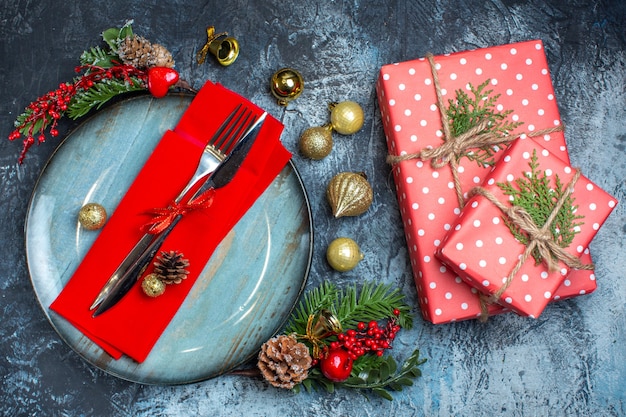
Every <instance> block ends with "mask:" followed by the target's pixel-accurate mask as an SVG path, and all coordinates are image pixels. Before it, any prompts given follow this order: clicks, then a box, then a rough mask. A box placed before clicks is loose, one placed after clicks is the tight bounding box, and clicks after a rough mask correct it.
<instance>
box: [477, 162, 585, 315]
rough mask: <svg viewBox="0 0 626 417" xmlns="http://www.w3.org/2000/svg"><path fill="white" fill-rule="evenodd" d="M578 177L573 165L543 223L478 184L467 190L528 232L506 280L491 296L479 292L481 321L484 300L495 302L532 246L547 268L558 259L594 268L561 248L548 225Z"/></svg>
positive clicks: (485, 310) (551, 268) (573, 265)
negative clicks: (564, 186)
mask: <svg viewBox="0 0 626 417" xmlns="http://www.w3.org/2000/svg"><path fill="white" fill-rule="evenodd" d="M579 178H580V170H579V169H576V171H575V172H574V177H573V178H572V180H571V181H570V182H569V184H567V186H566V188H565V191H564V192H563V194H562V195H561V197H560V198H559V200H558V201H557V202H556V205H555V206H554V208H553V209H552V212H551V213H550V215H549V216H548V218H547V219H546V222H545V223H544V224H543V226H541V227H540V226H539V225H537V224H536V223H535V222H534V221H533V219H532V217H531V216H530V214H529V213H528V212H527V211H526V210H524V208H522V207H520V206H507V205H505V204H503V203H502V202H501V201H499V200H498V199H497V198H496V197H495V196H494V195H493V194H492V193H491V192H489V191H488V190H486V189H484V188H482V187H475V188H473V189H472V190H470V192H469V197H470V198H471V197H473V196H475V195H481V196H483V197H485V198H486V199H487V200H488V201H489V202H491V203H492V204H493V205H495V206H496V207H497V208H498V209H500V211H501V212H502V213H503V214H504V215H505V216H506V217H507V218H508V219H509V220H510V221H511V223H513V224H514V225H515V226H516V227H518V228H519V229H520V230H522V231H524V232H525V233H526V234H527V235H528V244H527V245H526V249H524V252H523V253H522V256H520V258H519V259H518V261H517V263H516V264H515V266H514V267H513V269H512V270H511V272H510V273H509V275H508V276H507V278H506V281H505V282H504V283H503V285H502V286H501V287H500V288H499V289H498V291H496V292H495V293H493V294H492V295H491V296H485V295H481V297H480V304H481V316H480V320H481V321H486V320H487V318H488V316H489V313H488V304H491V303H494V302H497V301H498V300H499V298H500V297H501V296H502V294H504V292H505V291H506V290H507V289H508V288H509V286H510V285H511V283H512V282H513V279H514V278H515V276H516V275H517V273H518V272H519V270H520V269H521V268H522V266H523V265H524V263H525V262H526V260H527V259H528V257H529V256H530V255H531V253H532V252H533V251H534V250H535V249H536V250H537V251H538V252H539V254H540V256H541V259H542V260H543V262H544V263H545V264H546V266H547V267H548V271H550V272H554V271H557V270H558V269H559V261H561V262H563V263H564V264H565V265H567V266H568V267H570V268H576V269H586V270H591V269H593V268H594V265H593V264H583V263H582V262H581V261H580V259H579V258H577V257H576V256H574V255H572V254H571V253H569V252H567V251H565V249H564V248H562V247H561V246H560V245H559V244H558V242H557V241H556V240H555V237H554V236H553V234H552V232H551V231H550V227H551V225H552V222H554V220H555V219H556V216H557V215H558V213H559V211H560V210H561V208H562V207H563V205H564V204H565V201H567V198H568V197H569V196H570V195H571V194H572V192H573V189H574V184H576V181H578V179H579Z"/></svg>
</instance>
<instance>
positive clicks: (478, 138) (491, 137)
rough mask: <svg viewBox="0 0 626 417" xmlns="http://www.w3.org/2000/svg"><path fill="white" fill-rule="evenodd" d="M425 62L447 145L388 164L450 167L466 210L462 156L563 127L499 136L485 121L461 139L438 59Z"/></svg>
mask: <svg viewBox="0 0 626 417" xmlns="http://www.w3.org/2000/svg"><path fill="white" fill-rule="evenodd" d="M426 58H427V59H428V63H429V64H430V70H431V72H432V76H433V84H434V86H435V93H436V96H437V107H438V109H439V113H440V115H441V124H442V128H443V140H444V141H443V143H442V144H441V145H439V146H438V147H434V148H431V147H428V148H425V149H422V150H420V151H419V152H416V153H410V154H404V155H388V156H387V162H388V163H390V164H397V163H399V162H402V161H408V160H411V159H421V160H422V161H430V163H431V166H432V167H433V168H435V169H439V168H442V167H444V166H446V165H450V169H451V171H452V179H453V183H454V189H455V191H456V195H457V200H458V202H459V207H460V208H463V207H464V206H465V199H464V198H463V190H462V189H461V181H460V179H459V173H458V161H459V159H460V158H461V157H462V156H463V155H466V154H467V152H468V151H469V150H470V149H476V148H483V147H486V146H498V145H502V144H507V143H509V142H511V141H513V140H515V139H517V138H519V137H521V136H523V135H526V136H528V137H536V136H543V135H547V134H550V133H554V132H559V131H562V130H563V126H562V125H559V126H556V127H553V128H549V129H543V130H537V131H534V132H532V133H519V134H516V135H500V134H498V133H496V132H493V131H490V130H489V122H488V121H483V122H482V123H479V124H478V125H476V126H475V127H473V128H471V129H469V130H468V131H467V132H465V133H463V134H461V135H458V136H454V135H453V134H452V132H451V130H450V121H449V119H448V115H447V113H446V110H445V104H444V101H443V94H442V92H441V84H440V82H439V75H438V73H437V67H436V65H435V59H434V57H433V55H432V54H430V53H429V54H427V55H426Z"/></svg>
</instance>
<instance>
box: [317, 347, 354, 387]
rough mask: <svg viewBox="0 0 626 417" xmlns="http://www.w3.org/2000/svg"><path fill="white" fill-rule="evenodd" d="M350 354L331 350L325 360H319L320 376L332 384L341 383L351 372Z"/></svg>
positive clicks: (339, 350)
mask: <svg viewBox="0 0 626 417" xmlns="http://www.w3.org/2000/svg"><path fill="white" fill-rule="evenodd" d="M352 362H353V359H352V358H351V356H350V354H349V353H348V352H347V351H346V350H344V349H331V350H330V351H329V352H328V354H327V355H326V357H325V358H323V359H321V360H320V370H321V371H322V374H323V375H324V376H325V377H326V378H328V379H329V380H331V381H333V382H343V381H345V380H346V379H348V377H349V376H350V372H352Z"/></svg>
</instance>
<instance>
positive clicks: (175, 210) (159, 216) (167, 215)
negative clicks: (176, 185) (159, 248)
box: [141, 188, 215, 235]
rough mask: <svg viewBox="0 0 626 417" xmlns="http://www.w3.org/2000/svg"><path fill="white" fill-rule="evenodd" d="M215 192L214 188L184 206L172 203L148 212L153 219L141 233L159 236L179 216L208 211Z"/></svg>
mask: <svg viewBox="0 0 626 417" xmlns="http://www.w3.org/2000/svg"><path fill="white" fill-rule="evenodd" d="M214 195H215V190H214V189H213V188H211V189H209V190H207V191H205V192H204V193H202V194H200V195H199V196H198V197H196V198H194V199H192V200H191V201H188V202H186V203H184V204H181V203H172V204H170V205H169V206H167V207H166V208H162V207H160V208H154V209H152V210H149V211H147V212H146V214H148V215H151V216H152V218H151V219H150V221H149V222H147V223H146V224H144V225H143V226H141V231H142V232H144V233H150V234H152V235H157V234H159V233H161V232H163V231H164V230H165V229H167V228H168V227H169V225H170V224H172V222H173V221H174V219H175V218H176V217H178V215H181V216H182V215H185V214H187V213H189V212H191V211H194V210H200V209H206V208H209V207H211V204H212V203H213V196H214Z"/></svg>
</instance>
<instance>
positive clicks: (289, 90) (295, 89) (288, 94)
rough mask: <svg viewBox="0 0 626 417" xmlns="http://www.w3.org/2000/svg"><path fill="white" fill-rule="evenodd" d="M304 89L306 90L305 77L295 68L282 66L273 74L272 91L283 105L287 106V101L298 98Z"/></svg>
mask: <svg viewBox="0 0 626 417" xmlns="http://www.w3.org/2000/svg"><path fill="white" fill-rule="evenodd" d="M302 90H304V79H303V78H302V75H300V73H299V72H298V71H296V70H295V69H293V68H282V69H279V70H278V71H276V72H275V73H274V75H272V78H271V80H270V91H271V92H272V95H273V96H274V97H276V99H278V104H280V105H281V106H286V105H287V103H289V102H290V101H292V100H295V99H296V98H298V96H299V95H300V94H302Z"/></svg>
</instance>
